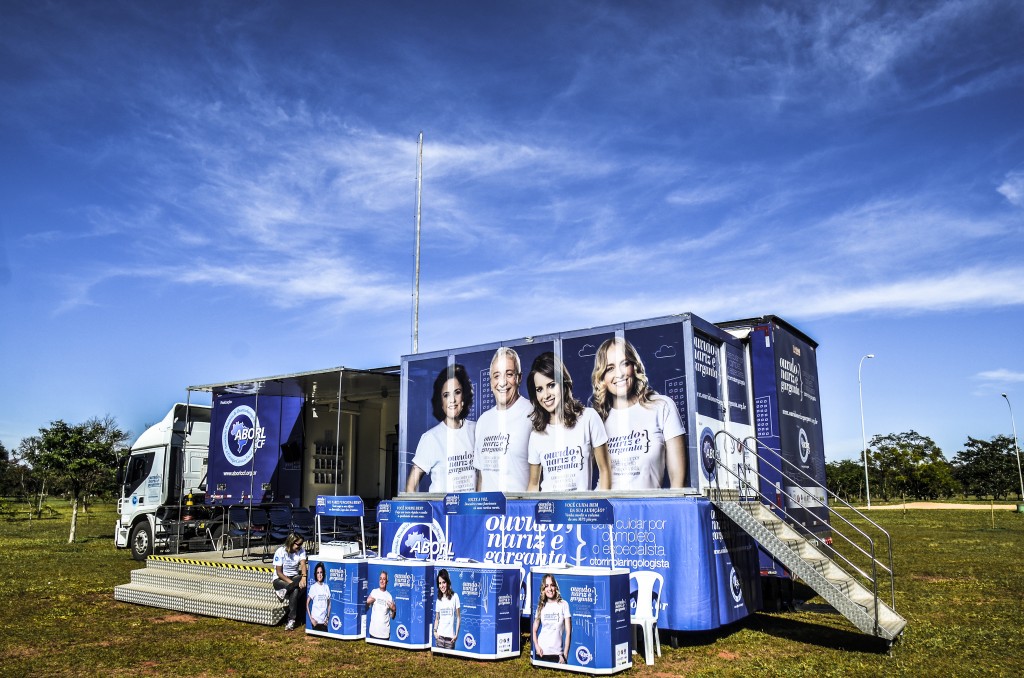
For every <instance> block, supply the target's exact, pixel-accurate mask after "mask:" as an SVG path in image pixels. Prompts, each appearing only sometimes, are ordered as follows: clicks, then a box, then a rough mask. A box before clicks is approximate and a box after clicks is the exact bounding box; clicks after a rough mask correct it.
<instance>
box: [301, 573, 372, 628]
mask: <svg viewBox="0 0 1024 678" xmlns="http://www.w3.org/2000/svg"><path fill="white" fill-rule="evenodd" d="M366 571H367V570H366V561H365V560H346V561H343V562H340V563H338V562H331V561H328V560H320V559H319V558H310V560H309V572H310V575H309V577H308V579H307V581H308V589H307V591H306V600H307V605H306V609H307V611H308V614H307V615H306V633H309V634H311V635H320V636H327V637H329V638H340V639H343V640H355V639H360V640H361V639H362V638H363V636H364V635H365V633H364V632H365V629H364V628H363V622H364V621H365V617H366V615H365V614H364V613H365V611H366V596H367V583H366V576H367V575H366Z"/></svg>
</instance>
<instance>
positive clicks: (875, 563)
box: [744, 436, 896, 612]
mask: <svg viewBox="0 0 1024 678" xmlns="http://www.w3.org/2000/svg"><path fill="white" fill-rule="evenodd" d="M747 440H753V441H754V442H755V443H756V444H757V445H760V446H761V447H763V448H764V449H766V450H768V451H769V452H771V453H772V454H774V455H775V456H777V457H778V458H779V460H780V461H783V462H785V463H786V464H788V465H789V466H791V467H793V468H794V469H796V470H797V471H798V472H799V473H800V474H801V475H803V476H804V477H805V478H806V479H807V480H809V481H810V482H811V483H812V484H813V485H814V486H816V487H817V488H819V489H821V490H823V491H824V492H825V495H826V497H831V498H833V499H834V500H836V501H838V502H839V503H840V504H842V505H843V506H844V507H846V508H847V509H849V510H850V511H852V512H853V513H854V514H856V515H857V516H858V517H859V518H860V519H861V520H863V521H865V522H867V523H869V524H870V525H871V526H872V527H874V528H875V529H876V530H878V531H879V532H880V533H881V534H883V535H885V541H886V551H887V556H888V566H887V565H886V563H884V562H882V561H880V560H878V559H877V558H876V557H875V549H874V540H872V539H870V537H868V536H867V535H866V534H864V532H863V531H862V530H860V529H859V528H857V526H856V525H854V524H853V523H852V522H850V521H849V520H848V519H847V518H846V516H844V515H843V514H841V513H839V512H838V511H836V510H834V509H833V508H832V507H831V506H828V505H827V504H825V505H824V506H825V509H826V510H827V511H828V512H829V516H833V515H834V516H838V517H839V519H840V520H842V521H843V522H845V523H846V524H847V525H849V526H850V527H852V528H853V529H854V530H857V531H858V532H860V533H861V534H863V535H864V536H865V537H866V538H868V539H869V541H871V543H872V549H871V555H870V556H869V557H870V558H871V563H872V571H873V572H874V574H875V575H876V576H872V577H868V575H867V574H865V573H863V572H862V573H861V574H862V575H863V576H864V577H867V578H869V579H870V580H871V581H872V583H873V584H875V585H876V588H875V591H874V595H875V597H876V599H877V597H878V590H877V583H876V582H877V570H875V569H874V568H875V567H876V566H877V567H881V568H882V569H883V570H885V572H886V573H887V574H888V575H889V597H890V605H891V607H892V610H893V611H894V612H895V611H896V580H895V573H894V572H893V560H892V535H890V534H889V532H888V530H886V529H885V528H884V527H882V526H881V525H879V524H878V523H876V522H875V521H874V520H872V519H871V518H869V517H868V516H867V515H866V514H865V513H864V512H862V511H860V510H858V509H856V508H854V507H853V506H851V505H850V504H849V502H847V501H845V500H844V499H842V498H841V497H840V496H839V495H837V494H836V493H835V492H832V491H831V490H829V489H828V487H826V486H825V485H823V484H821V483H819V482H818V481H817V480H815V479H814V478H813V477H812V476H811V475H810V474H809V473H807V472H806V471H804V470H803V469H802V468H800V467H799V466H797V465H796V464H794V463H793V462H791V461H790V460H788V459H786V458H785V457H783V456H782V455H781V454H779V453H778V452H777V451H776V450H774V449H772V448H771V447H769V446H768V445H767V444H765V443H764V441H762V440H759V439H758V438H757V437H756V436H747V437H746V438H744V446H745V445H746V441H747ZM754 455H755V456H756V457H757V459H758V463H760V462H761V461H764V462H765V463H766V464H768V466H770V467H771V468H773V469H775V470H776V471H778V472H779V474H780V475H781V476H782V477H783V478H785V479H786V480H790V481H792V482H795V481H794V480H793V479H792V478H790V477H789V476H787V475H786V474H785V473H784V472H783V471H782V470H781V469H779V468H777V467H776V466H775V465H774V464H772V463H771V461H769V460H767V459H764V458H763V457H762V456H761V455H760V454H758V452H757V449H756V448H755V450H754ZM759 475H760V474H759ZM786 496H789V495H786ZM793 500H794V501H796V503H797V504H800V506H803V503H802V502H801V501H800V500H799V499H797V498H796V497H793ZM819 503H820V502H819ZM805 508H806V507H805ZM787 515H788V513H787ZM829 525H831V521H830V522H829ZM833 529H835V528H833ZM835 531H836V532H838V534H839V536H841V537H842V538H843V539H845V540H846V542H847V543H849V544H851V545H852V546H854V547H855V548H857V549H858V550H860V552H861V553H864V555H868V554H867V553H865V552H864V549H862V548H860V547H859V546H858V545H857V544H855V543H853V542H852V541H851V540H850V539H849V538H848V537H847V536H846V535H845V534H843V533H842V531H840V530H835ZM836 553H837V555H839V556H840V557H841V558H843V560H844V561H846V562H847V563H849V564H850V566H851V567H854V568H856V566H855V565H854V564H853V563H850V561H849V560H847V559H846V558H845V557H843V556H842V554H840V553H838V552H836ZM858 570H859V568H858Z"/></svg>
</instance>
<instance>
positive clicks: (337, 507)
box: [316, 494, 365, 518]
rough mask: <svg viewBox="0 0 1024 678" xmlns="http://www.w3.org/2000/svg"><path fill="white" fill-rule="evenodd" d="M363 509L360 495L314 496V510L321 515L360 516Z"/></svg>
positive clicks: (336, 516)
mask: <svg viewBox="0 0 1024 678" xmlns="http://www.w3.org/2000/svg"><path fill="white" fill-rule="evenodd" d="M364 510H365V507H364V506H363V498H362V497H357V496H347V497H346V496H329V495H324V494H320V495H317V498H316V512H317V513H318V514H319V515H321V516H331V517H335V518H362V517H363V512H364Z"/></svg>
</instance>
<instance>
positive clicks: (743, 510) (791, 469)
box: [709, 431, 907, 644]
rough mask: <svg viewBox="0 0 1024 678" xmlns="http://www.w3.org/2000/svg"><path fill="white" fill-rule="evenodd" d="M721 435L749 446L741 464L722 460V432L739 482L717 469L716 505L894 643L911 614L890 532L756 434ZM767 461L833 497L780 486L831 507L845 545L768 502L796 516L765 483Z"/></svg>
mask: <svg viewBox="0 0 1024 678" xmlns="http://www.w3.org/2000/svg"><path fill="white" fill-rule="evenodd" d="M718 435H720V436H725V437H727V438H728V439H731V441H732V442H733V443H734V444H736V445H738V447H737V449H740V450H742V452H743V458H744V462H743V464H741V465H739V467H738V469H736V470H734V469H730V468H729V467H728V466H727V465H725V464H723V463H721V457H720V456H719V452H718V447H719V446H718V444H717V443H718V436H716V445H715V448H716V450H715V454H716V471H724V472H725V473H726V474H728V475H729V476H731V477H732V478H734V479H735V480H736V481H737V488H733V489H723V488H721V486H720V485H721V473H716V474H715V481H716V484H717V486H716V487H715V488H713V489H711V490H710V491H709V494H710V499H711V502H712V503H713V504H714V505H715V507H716V508H717V509H718V510H720V511H721V512H722V513H724V514H725V515H727V516H728V517H729V518H730V519H731V520H732V521H733V522H734V523H736V525H738V526H739V527H740V528H741V529H743V530H744V531H745V532H746V533H747V534H749V535H750V536H751V537H753V538H754V540H755V541H757V543H758V544H759V545H760V546H761V547H762V548H764V549H765V550H766V551H767V552H768V553H770V554H771V555H772V556H774V557H775V558H776V559H777V560H778V561H779V562H780V563H782V564H783V565H784V566H785V567H786V568H787V569H788V570H789V571H790V573H792V574H793V575H794V576H796V577H799V578H800V579H802V580H803V581H804V582H805V583H806V584H807V585H808V586H810V587H811V588H812V589H814V590H815V592H817V593H818V595H820V596H821V597H822V598H824V599H825V600H826V601H827V602H828V603H829V604H830V605H831V606H832V607H834V608H835V609H836V611H837V612H839V613H840V614H842V615H843V616H844V617H846V618H847V619H849V620H850V621H851V622H852V623H853V625H854V626H856V627H857V628H858V629H859V630H860V631H861V632H863V633H866V634H869V635H872V636H875V637H878V638H882V639H884V640H886V641H888V642H889V644H892V642H893V641H894V640H896V638H898V637H899V635H900V634H901V633H902V632H903V628H904V627H905V626H906V624H907V622H906V620H905V619H904V618H903V617H901V616H900V615H899V614H898V613H897V612H896V609H895V608H896V597H895V584H894V580H893V569H892V539H891V537H890V536H889V533H888V532H886V531H885V530H883V529H882V528H881V527H880V526H879V525H878V524H877V523H875V522H874V521H873V520H871V519H870V518H868V517H867V516H865V515H864V514H863V513H861V512H860V511H858V510H857V509H855V508H853V507H852V506H850V505H849V504H848V503H846V502H845V501H843V500H842V499H840V498H839V497H838V496H836V495H835V494H834V493H832V492H829V490H828V489H827V488H826V487H824V486H823V485H821V484H820V483H818V482H817V481H815V480H814V479H813V478H811V477H810V476H809V475H807V473H805V472H804V471H803V469H800V468H798V467H796V466H795V465H793V464H792V463H790V462H788V461H787V460H785V459H783V458H782V457H780V456H779V455H778V453H776V452H775V451H774V450H772V449H771V448H769V447H767V446H766V445H764V443H761V442H760V441H758V440H757V439H756V438H753V437H750V438H747V439H745V440H742V441H741V440H739V439H737V438H736V437H735V436H732V435H731V434H729V433H728V432H726V431H719V433H718ZM751 443H753V445H752V444H751ZM751 456H753V457H756V461H757V468H756V469H755V468H754V467H753V465H752V464H751V463H750V462H751V461H752V460H751ZM765 467H768V468H772V469H773V470H775V471H776V473H779V474H781V476H782V478H783V480H784V481H785V482H786V483H787V484H788V485H790V486H792V487H804V488H807V487H811V488H813V489H815V490H817V491H818V492H819V493H820V496H821V497H827V499H826V500H825V501H821V500H819V499H817V498H815V497H814V496H813V495H812V494H811V493H807V492H801V493H799V494H797V493H793V492H790V493H787V492H785V490H781V489H780V488H778V487H777V488H776V490H777V491H778V492H780V494H781V497H780V498H783V497H784V498H785V499H789V500H790V502H789V504H790V505H795V506H798V507H800V508H803V509H812V508H813V509H826V510H827V511H828V514H829V522H830V523H831V527H832V532H833V535H834V536H837V537H839V538H840V539H841V540H842V541H841V543H840V547H839V548H834V547H833V546H831V545H827V544H825V543H823V542H821V541H820V540H819V539H818V536H817V535H815V534H814V533H813V532H811V531H810V530H808V529H807V528H806V527H804V526H803V525H801V524H800V523H799V522H798V521H796V520H793V519H790V520H789V521H786V520H782V519H781V518H779V516H777V515H776V514H775V513H774V512H773V511H772V509H771V508H769V507H773V508H775V509H776V510H781V511H782V513H783V514H784V515H785V516H786V517H787V518H790V514H789V513H788V511H787V510H786V509H785V507H784V506H780V505H779V504H780V503H781V504H787V502H785V501H782V502H778V499H779V498H777V499H776V502H778V503H775V502H773V501H772V500H771V499H769V498H768V497H766V496H765V495H764V494H762V492H761V491H760V482H759V481H760V479H761V478H762V475H761V471H760V470H761V469H762V468H765ZM784 469H785V470H784ZM830 503H835V504H842V505H844V507H845V508H846V509H847V510H848V511H850V512H852V513H853V514H855V516H856V519H857V520H858V522H859V523H861V526H858V525H856V524H854V523H853V522H852V521H851V520H850V519H849V518H847V517H846V516H844V515H842V514H841V513H839V512H837V511H835V510H834V509H833V508H832V506H829V505H828V504H830ZM834 543H835V542H833V544H834ZM883 544H884V547H885V552H886V554H887V558H886V559H885V561H884V562H883V560H881V559H880V558H879V557H878V556H879V553H878V551H879V550H880V547H881V546H882V545H883ZM839 562H842V563H843V565H844V566H845V568H846V569H844V567H841V566H840V565H839ZM847 570H849V571H847ZM851 573H852V574H851ZM885 579H888V589H889V592H888V593H889V595H890V597H889V599H888V602H887V601H883V600H882V599H881V597H880V596H879V584H880V580H885ZM882 583H884V582H882Z"/></svg>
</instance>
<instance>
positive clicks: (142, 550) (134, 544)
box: [128, 520, 153, 560]
mask: <svg viewBox="0 0 1024 678" xmlns="http://www.w3.org/2000/svg"><path fill="white" fill-rule="evenodd" d="M128 544H129V545H130V546H131V549H132V558H134V559H135V560H145V559H146V557H147V556H149V554H151V553H152V552H153V532H152V531H151V530H150V529H149V523H148V522H146V521H145V520H143V521H140V522H138V523H135V527H133V528H132V534H131V536H130V537H128Z"/></svg>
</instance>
